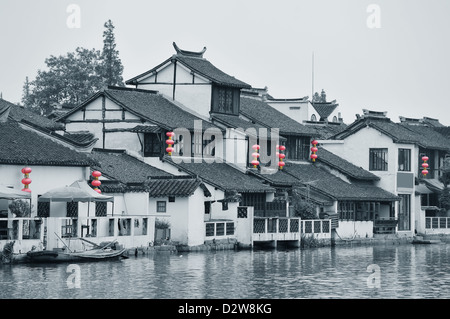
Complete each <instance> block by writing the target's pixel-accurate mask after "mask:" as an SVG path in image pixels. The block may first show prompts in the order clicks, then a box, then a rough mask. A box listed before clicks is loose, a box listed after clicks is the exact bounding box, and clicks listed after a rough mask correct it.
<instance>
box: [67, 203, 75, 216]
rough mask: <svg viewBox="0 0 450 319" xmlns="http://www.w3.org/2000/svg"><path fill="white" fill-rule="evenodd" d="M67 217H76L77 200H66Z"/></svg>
mask: <svg viewBox="0 0 450 319" xmlns="http://www.w3.org/2000/svg"><path fill="white" fill-rule="evenodd" d="M66 207H67V215H66V216H67V217H73V218H75V217H78V202H67V205H66Z"/></svg>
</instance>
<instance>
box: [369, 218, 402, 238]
mask: <svg viewBox="0 0 450 319" xmlns="http://www.w3.org/2000/svg"><path fill="white" fill-rule="evenodd" d="M397 224H398V220H397V219H395V218H393V217H386V218H378V219H375V220H374V221H373V233H374V234H395V228H396V227H397Z"/></svg>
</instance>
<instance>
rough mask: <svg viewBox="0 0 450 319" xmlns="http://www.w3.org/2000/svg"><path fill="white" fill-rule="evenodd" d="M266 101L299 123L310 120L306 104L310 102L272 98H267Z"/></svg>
mask: <svg viewBox="0 0 450 319" xmlns="http://www.w3.org/2000/svg"><path fill="white" fill-rule="evenodd" d="M266 102H267V104H269V105H270V106H272V107H273V108H275V109H277V110H278V111H280V112H282V113H283V114H285V115H287V116H289V117H290V118H292V119H293V120H295V121H297V122H299V123H301V124H303V121H309V120H311V118H310V116H309V110H308V104H310V102H300V101H272V100H267V101H266ZM298 108H300V109H298Z"/></svg>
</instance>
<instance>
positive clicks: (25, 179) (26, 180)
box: [22, 167, 31, 193]
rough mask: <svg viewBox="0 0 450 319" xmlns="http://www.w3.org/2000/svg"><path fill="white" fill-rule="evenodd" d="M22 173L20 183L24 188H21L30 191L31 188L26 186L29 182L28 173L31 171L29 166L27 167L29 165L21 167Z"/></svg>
mask: <svg viewBox="0 0 450 319" xmlns="http://www.w3.org/2000/svg"><path fill="white" fill-rule="evenodd" d="M22 173H23V174H24V178H23V179H22V184H23V185H25V186H24V188H23V189H22V191H24V192H28V193H31V190H30V189H29V187H28V185H30V184H31V178H30V175H29V174H30V173H31V168H29V167H24V168H22Z"/></svg>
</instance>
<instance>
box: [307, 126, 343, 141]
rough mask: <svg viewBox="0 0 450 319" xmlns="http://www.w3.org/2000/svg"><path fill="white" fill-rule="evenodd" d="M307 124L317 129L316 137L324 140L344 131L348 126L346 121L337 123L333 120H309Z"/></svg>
mask: <svg viewBox="0 0 450 319" xmlns="http://www.w3.org/2000/svg"><path fill="white" fill-rule="evenodd" d="M306 125H307V126H309V127H311V128H314V129H315V130H316V135H315V136H316V138H319V139H324V140H325V139H328V138H330V137H332V136H334V135H336V134H338V133H340V132H342V131H343V130H345V128H346V127H347V125H346V124H344V123H339V124H335V123H331V122H329V123H325V122H321V123H317V122H308V124H306Z"/></svg>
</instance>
